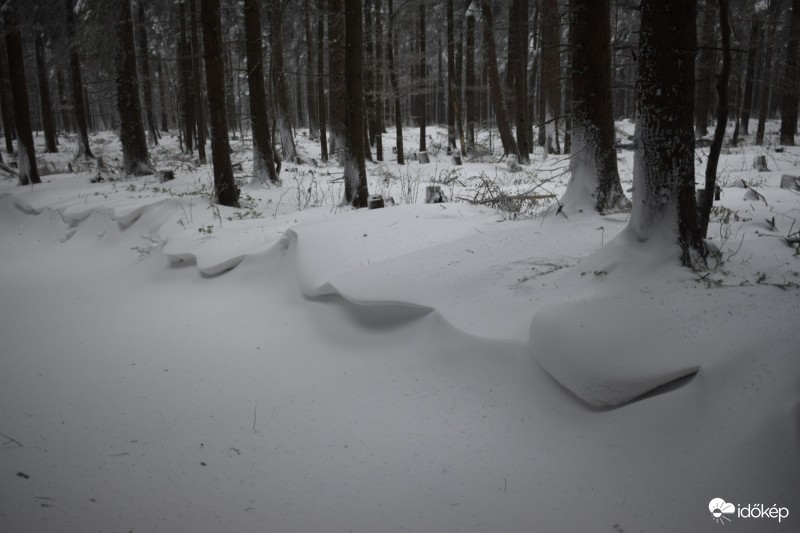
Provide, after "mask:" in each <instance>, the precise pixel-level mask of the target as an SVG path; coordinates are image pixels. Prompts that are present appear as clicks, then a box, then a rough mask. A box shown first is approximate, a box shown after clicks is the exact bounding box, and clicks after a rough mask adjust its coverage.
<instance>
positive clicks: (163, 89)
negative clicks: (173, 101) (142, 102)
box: [156, 56, 169, 133]
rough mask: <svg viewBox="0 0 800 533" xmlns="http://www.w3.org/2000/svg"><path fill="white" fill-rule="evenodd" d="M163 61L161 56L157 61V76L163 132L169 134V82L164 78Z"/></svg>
mask: <svg viewBox="0 0 800 533" xmlns="http://www.w3.org/2000/svg"><path fill="white" fill-rule="evenodd" d="M162 63H163V59H162V58H161V57H160V56H159V57H158V58H157V61H156V65H157V68H158V70H157V74H158V100H159V102H160V103H161V106H160V109H161V131H162V132H164V133H167V132H168V131H169V124H168V120H167V80H166V78H165V76H164V68H163V67H162V65H161V64H162Z"/></svg>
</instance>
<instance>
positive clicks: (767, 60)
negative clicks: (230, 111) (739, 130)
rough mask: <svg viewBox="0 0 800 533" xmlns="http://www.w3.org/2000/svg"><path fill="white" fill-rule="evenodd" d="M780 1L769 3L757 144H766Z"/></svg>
mask: <svg viewBox="0 0 800 533" xmlns="http://www.w3.org/2000/svg"><path fill="white" fill-rule="evenodd" d="M780 4H781V2H780V0H770V3H769V22H768V25H767V29H766V32H765V36H766V40H767V42H766V51H765V52H764V63H763V65H762V67H761V96H760V97H759V98H760V102H759V108H758V127H757V128H756V144H758V145H762V144H764V129H765V125H766V122H767V114H768V113H769V91H770V87H771V85H772V54H773V50H774V48H775V39H773V38H772V36H773V35H774V33H775V29H776V27H777V22H778V13H779V11H780V10H779V7H780Z"/></svg>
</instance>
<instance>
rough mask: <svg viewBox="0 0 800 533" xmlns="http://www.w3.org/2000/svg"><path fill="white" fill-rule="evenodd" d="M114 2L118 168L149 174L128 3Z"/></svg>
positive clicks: (135, 173) (138, 173) (126, 1)
mask: <svg viewBox="0 0 800 533" xmlns="http://www.w3.org/2000/svg"><path fill="white" fill-rule="evenodd" d="M117 4H118V5H117V53H116V66H117V105H118V106H119V118H120V132H119V138H120V142H121V143H122V170H123V172H124V173H125V174H130V175H135V176H138V175H144V174H149V173H151V172H152V169H151V168H150V163H149V161H148V153H147V140H146V138H145V134H144V127H143V126H142V108H141V103H140V100H139V76H138V74H137V71H136V53H135V50H136V48H135V47H134V42H133V19H132V14H131V2H130V0H117Z"/></svg>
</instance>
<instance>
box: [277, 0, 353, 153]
mask: <svg viewBox="0 0 800 533" xmlns="http://www.w3.org/2000/svg"><path fill="white" fill-rule="evenodd" d="M270 5H271V6H272V8H271V9H272V11H271V12H270V17H269V19H270V24H271V28H272V33H271V38H272V95H273V98H274V99H275V108H276V110H277V116H276V117H275V119H276V122H277V124H278V130H279V131H280V136H281V149H282V150H283V158H284V160H288V161H294V160H295V159H296V158H297V149H296V148H295V144H294V132H293V129H292V113H291V109H289V93H288V88H287V87H286V74H285V73H284V67H283V65H284V62H283V7H282V2H277V1H276V2H271V3H270ZM360 23H361V21H360V20H359V24H360Z"/></svg>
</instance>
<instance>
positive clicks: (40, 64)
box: [35, 29, 58, 153]
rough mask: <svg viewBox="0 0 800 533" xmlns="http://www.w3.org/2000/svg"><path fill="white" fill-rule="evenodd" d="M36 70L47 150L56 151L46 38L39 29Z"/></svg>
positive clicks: (36, 43)
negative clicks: (45, 46) (46, 59)
mask: <svg viewBox="0 0 800 533" xmlns="http://www.w3.org/2000/svg"><path fill="white" fill-rule="evenodd" d="M35 47H36V72H37V74H38V77H39V102H40V104H41V109H42V128H43V129H44V145H45V152H48V153H56V152H58V147H57V146H56V144H57V143H56V130H55V126H54V125H53V106H52V105H51V104H50V84H49V83H48V81H47V66H46V62H45V58H44V39H43V38H42V31H41V29H38V30H37V31H36V37H35Z"/></svg>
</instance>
